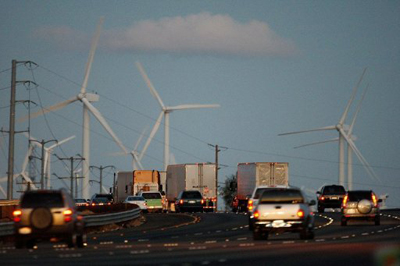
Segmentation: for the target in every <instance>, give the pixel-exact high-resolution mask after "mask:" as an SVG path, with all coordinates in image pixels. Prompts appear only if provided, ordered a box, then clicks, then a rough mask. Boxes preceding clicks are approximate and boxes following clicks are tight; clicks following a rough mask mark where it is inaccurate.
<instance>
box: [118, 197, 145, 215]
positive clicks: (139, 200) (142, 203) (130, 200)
mask: <svg viewBox="0 0 400 266" xmlns="http://www.w3.org/2000/svg"><path fill="white" fill-rule="evenodd" d="M124 203H129V204H136V205H138V206H139V208H140V210H141V211H142V212H147V211H148V210H147V202H146V199H145V198H143V197H142V196H128V197H127V198H126V199H125V201H124Z"/></svg>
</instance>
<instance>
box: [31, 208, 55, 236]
mask: <svg viewBox="0 0 400 266" xmlns="http://www.w3.org/2000/svg"><path fill="white" fill-rule="evenodd" d="M30 222H31V225H32V227H33V228H35V229H38V230H41V231H44V230H46V229H48V228H50V227H51V225H52V224H53V215H52V214H51V212H50V210H49V209H47V208H36V209H34V210H33V211H32V213H31V216H30Z"/></svg>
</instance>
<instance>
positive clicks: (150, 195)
mask: <svg viewBox="0 0 400 266" xmlns="http://www.w3.org/2000/svg"><path fill="white" fill-rule="evenodd" d="M142 196H143V198H145V199H161V194H160V193H159V192H157V193H143V194H142Z"/></svg>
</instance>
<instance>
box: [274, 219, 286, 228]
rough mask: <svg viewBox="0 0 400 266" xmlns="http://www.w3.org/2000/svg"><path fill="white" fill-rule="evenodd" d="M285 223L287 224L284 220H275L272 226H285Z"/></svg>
mask: <svg viewBox="0 0 400 266" xmlns="http://www.w3.org/2000/svg"><path fill="white" fill-rule="evenodd" d="M285 225H286V223H285V221H283V220H275V221H273V222H272V227H274V228H278V227H284V226H285Z"/></svg>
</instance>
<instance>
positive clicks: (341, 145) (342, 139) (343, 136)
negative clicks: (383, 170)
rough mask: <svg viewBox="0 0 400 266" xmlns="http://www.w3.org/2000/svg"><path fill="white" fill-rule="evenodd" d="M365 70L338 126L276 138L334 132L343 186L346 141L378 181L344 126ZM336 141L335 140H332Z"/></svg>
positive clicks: (347, 128) (347, 127)
mask: <svg viewBox="0 0 400 266" xmlns="http://www.w3.org/2000/svg"><path fill="white" fill-rule="evenodd" d="M365 71H366V68H365V69H364V71H363V73H362V75H361V77H360V79H359V81H358V83H357V85H356V86H355V87H354V88H353V93H352V95H351V97H350V100H349V102H348V103H347V106H346V108H345V110H344V112H343V114H342V116H341V118H340V120H339V122H338V124H336V125H333V126H327V127H322V128H316V129H310V130H303V131H296V132H288V133H282V134H279V135H278V136H285V135H291V134H298V133H306V132H313V131H324V130H336V131H338V133H339V138H338V140H339V184H341V185H344V179H345V177H344V173H345V171H344V170H345V169H344V156H345V155H344V144H345V143H344V142H345V141H346V142H347V143H348V145H349V146H350V147H351V149H352V151H354V153H355V154H356V156H357V157H358V159H359V160H360V162H361V163H362V164H363V165H364V167H365V168H366V170H367V172H368V174H369V175H370V176H371V177H373V178H375V179H379V178H378V177H377V176H376V174H375V173H374V171H373V170H372V168H371V166H370V165H369V164H368V162H367V161H366V160H365V158H364V157H363V156H362V154H361V153H360V151H359V150H358V149H357V147H356V146H355V144H354V142H353V140H352V139H351V132H350V134H348V133H346V130H347V131H349V129H350V127H349V126H348V125H345V124H344V122H345V120H346V118H347V114H348V112H349V109H350V106H351V104H352V102H353V100H354V98H355V95H356V93H357V90H358V87H359V85H360V83H361V81H362V78H363V76H364V74H365ZM334 140H336V139H334ZM334 140H328V141H324V142H330V141H334ZM321 143H322V142H321Z"/></svg>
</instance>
